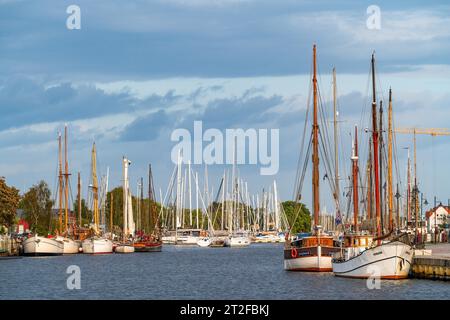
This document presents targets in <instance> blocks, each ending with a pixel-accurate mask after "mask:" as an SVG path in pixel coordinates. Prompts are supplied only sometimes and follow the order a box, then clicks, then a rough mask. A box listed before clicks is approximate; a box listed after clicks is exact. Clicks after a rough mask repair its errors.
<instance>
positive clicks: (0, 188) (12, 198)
mask: <svg viewBox="0 0 450 320" xmlns="http://www.w3.org/2000/svg"><path fill="white" fill-rule="evenodd" d="M19 200H20V196H19V190H17V189H16V188H14V187H9V186H8V185H7V184H6V182H5V179H3V178H0V227H1V225H5V226H7V227H8V228H9V227H10V226H11V225H13V224H14V219H15V217H16V211H17V208H18V206H19Z"/></svg>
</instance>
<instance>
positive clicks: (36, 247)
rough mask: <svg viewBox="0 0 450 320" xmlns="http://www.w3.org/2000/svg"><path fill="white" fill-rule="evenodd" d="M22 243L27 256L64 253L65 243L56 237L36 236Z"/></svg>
mask: <svg viewBox="0 0 450 320" xmlns="http://www.w3.org/2000/svg"><path fill="white" fill-rule="evenodd" d="M22 245H23V254H24V255H25V256H60V255H62V254H63V253H64V244H63V243H62V242H61V241H58V240H56V239H50V238H45V237H40V236H34V237H31V238H28V239H26V240H25V241H24V242H23V244H22Z"/></svg>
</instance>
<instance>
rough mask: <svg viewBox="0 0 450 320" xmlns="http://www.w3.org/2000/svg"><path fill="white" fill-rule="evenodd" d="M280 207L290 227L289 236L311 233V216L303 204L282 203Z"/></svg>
mask: <svg viewBox="0 0 450 320" xmlns="http://www.w3.org/2000/svg"><path fill="white" fill-rule="evenodd" d="M282 205H283V209H284V213H285V214H286V217H287V219H288V222H289V225H290V226H292V228H291V234H295V233H299V232H309V231H311V214H310V212H309V210H308V208H307V207H306V206H305V205H304V204H303V203H299V202H294V201H284V202H283V203H282Z"/></svg>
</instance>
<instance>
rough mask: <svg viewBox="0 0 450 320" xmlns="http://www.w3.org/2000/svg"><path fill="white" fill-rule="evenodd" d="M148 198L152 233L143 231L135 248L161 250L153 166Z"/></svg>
mask: <svg viewBox="0 0 450 320" xmlns="http://www.w3.org/2000/svg"><path fill="white" fill-rule="evenodd" d="M142 184H143V183H142V181H141V199H142V198H143V192H142V190H143V189H142V188H143V186H142ZM148 199H149V208H148V210H149V218H150V219H151V220H150V222H151V224H152V225H151V226H150V228H151V231H152V232H151V234H150V235H146V234H144V233H142V234H141V235H140V236H139V237H137V239H136V241H135V242H134V244H133V245H134V250H135V251H136V252H161V250H162V241H161V228H160V223H159V221H160V220H159V215H158V214H157V212H156V205H155V203H156V199H155V190H154V185H153V173H152V166H151V165H149V167H148Z"/></svg>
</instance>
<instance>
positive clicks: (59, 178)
mask: <svg viewBox="0 0 450 320" xmlns="http://www.w3.org/2000/svg"><path fill="white" fill-rule="evenodd" d="M58 159H59V175H58V181H59V183H58V184H59V188H58V191H59V233H60V234H61V233H62V230H63V219H62V217H63V212H62V210H63V203H62V202H63V189H62V188H63V171H62V151H61V133H58Z"/></svg>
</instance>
